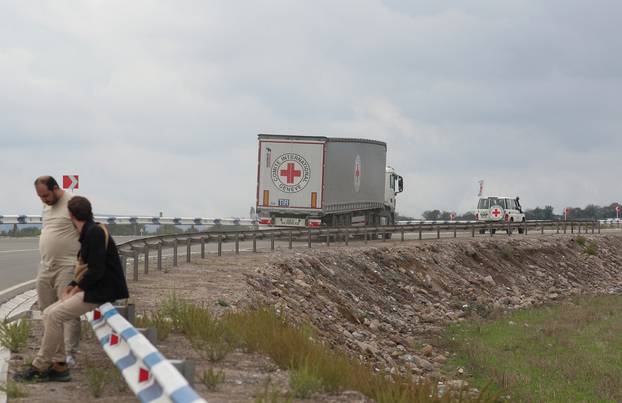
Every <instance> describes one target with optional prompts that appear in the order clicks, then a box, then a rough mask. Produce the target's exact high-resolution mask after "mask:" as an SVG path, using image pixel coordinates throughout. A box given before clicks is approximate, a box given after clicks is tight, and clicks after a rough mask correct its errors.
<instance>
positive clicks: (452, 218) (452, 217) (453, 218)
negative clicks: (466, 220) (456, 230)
mask: <svg viewBox="0 0 622 403" xmlns="http://www.w3.org/2000/svg"><path fill="white" fill-rule="evenodd" d="M449 219H450V220H451V221H454V220H455V219H456V213H454V212H451V213H449Z"/></svg>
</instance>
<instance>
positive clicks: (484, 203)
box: [477, 199, 488, 210]
mask: <svg viewBox="0 0 622 403" xmlns="http://www.w3.org/2000/svg"><path fill="white" fill-rule="evenodd" d="M477 208H478V209H481V210H483V209H487V208H488V199H479V203H478V204H477Z"/></svg>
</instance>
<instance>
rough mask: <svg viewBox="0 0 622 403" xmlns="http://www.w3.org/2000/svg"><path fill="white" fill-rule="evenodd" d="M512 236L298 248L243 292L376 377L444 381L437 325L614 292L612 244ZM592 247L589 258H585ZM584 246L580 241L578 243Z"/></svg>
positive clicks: (612, 238)
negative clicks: (305, 325)
mask: <svg viewBox="0 0 622 403" xmlns="http://www.w3.org/2000/svg"><path fill="white" fill-rule="evenodd" d="M586 238H587V239H586V240H585V239H580V240H579V242H577V239H576V238H575V237H569V236H557V237H551V236H547V237H541V238H527V237H520V238H519V237H513V238H508V239H495V240H456V241H441V242H428V243H416V242H410V243H405V244H397V245H396V244H388V245H386V244H382V245H378V246H367V247H340V248H332V249H316V250H305V251H303V252H297V253H294V254H293V256H282V257H281V258H279V259H278V260H277V261H275V262H273V263H271V264H267V265H264V266H263V267H260V268H257V269H256V270H255V272H254V273H252V274H250V275H248V278H247V282H248V284H249V285H250V287H251V289H252V291H251V292H250V295H254V296H255V297H256V296H257V295H259V296H261V299H262V300H263V301H264V302H267V303H269V304H274V305H277V306H279V307H280V309H283V310H284V311H285V312H286V313H288V314H289V315H290V316H291V317H292V318H302V319H303V320H306V321H309V322H311V323H313V324H314V325H315V326H316V327H317V328H318V329H319V331H320V334H321V336H322V338H323V340H324V341H325V342H328V343H330V344H331V345H333V346H335V347H337V348H342V349H343V348H345V349H346V350H347V351H348V352H350V353H351V354H352V355H354V356H358V357H359V358H360V359H361V360H363V361H366V362H369V363H370V364H372V365H374V366H375V368H377V369H378V370H379V371H389V372H394V371H400V372H402V373H406V374H408V373H410V374H413V377H415V378H417V377H419V376H425V377H435V378H438V379H444V378H445V376H444V375H443V374H441V367H442V365H443V363H444V362H445V361H446V360H447V354H448V352H446V351H442V350H440V349H439V348H438V347H435V346H434V345H433V343H431V341H433V340H435V339H436V336H438V334H439V333H440V331H441V330H442V329H443V327H445V326H446V325H448V324H450V323H454V322H457V321H463V320H466V319H468V318H477V317H487V316H490V315H492V314H499V313H502V312H503V311H504V310H510V309H517V308H523V307H529V306H532V305H538V304H543V303H548V302H552V301H556V300H558V299H560V298H564V297H566V296H570V295H573V294H580V293H613V292H620V291H622V237H620V236H616V235H602V236H586ZM591 240H594V241H595V242H596V243H597V245H598V252H597V254H596V255H590V254H588V253H587V251H586V245H587V244H589V243H590V242H591ZM583 241H585V242H583Z"/></svg>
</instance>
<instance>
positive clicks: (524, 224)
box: [523, 221, 527, 235]
mask: <svg viewBox="0 0 622 403" xmlns="http://www.w3.org/2000/svg"><path fill="white" fill-rule="evenodd" d="M523 227H524V228H523V233H524V234H525V235H527V221H523Z"/></svg>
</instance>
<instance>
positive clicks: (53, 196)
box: [35, 176, 80, 365]
mask: <svg viewBox="0 0 622 403" xmlns="http://www.w3.org/2000/svg"><path fill="white" fill-rule="evenodd" d="M35 190H36V191H37V196H39V198H40V199H41V201H42V202H43V203H44V205H43V213H42V214H41V216H42V219H43V226H42V229H41V237H40V238H39V252H40V253H41V265H40V267H39V273H38V275H37V293H38V295H39V309H41V311H43V310H44V309H45V308H47V307H48V306H50V305H52V304H53V303H55V302H56V301H58V300H59V299H61V297H62V295H63V291H64V289H65V287H66V286H67V284H69V282H71V280H73V275H74V269H75V265H76V261H77V254H78V250H80V243H79V242H78V233H77V232H76V229H75V227H74V225H73V223H72V222H71V218H70V217H69V210H68V209H67V203H68V202H69V200H70V199H71V197H72V195H71V194H70V193H69V192H65V191H64V190H62V189H60V188H59V186H58V183H57V182H56V180H55V179H54V178H53V177H51V176H41V177H39V178H37V179H36V180H35ZM64 335H65V351H66V352H67V354H68V356H67V363H68V364H69V365H73V364H74V363H75V360H74V358H73V357H74V356H75V353H76V352H77V350H78V344H79V342H80V319H79V318H78V319H73V320H71V321H69V322H66V323H64Z"/></svg>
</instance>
